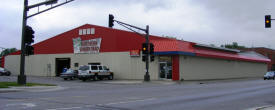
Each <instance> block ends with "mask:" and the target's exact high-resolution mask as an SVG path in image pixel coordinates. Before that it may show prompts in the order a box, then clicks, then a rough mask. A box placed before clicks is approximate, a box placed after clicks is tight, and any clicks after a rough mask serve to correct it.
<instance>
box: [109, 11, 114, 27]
mask: <svg viewBox="0 0 275 110" xmlns="http://www.w3.org/2000/svg"><path fill="white" fill-rule="evenodd" d="M113 26H114V16H113V15H112V14H109V27H110V28H112V27H113Z"/></svg>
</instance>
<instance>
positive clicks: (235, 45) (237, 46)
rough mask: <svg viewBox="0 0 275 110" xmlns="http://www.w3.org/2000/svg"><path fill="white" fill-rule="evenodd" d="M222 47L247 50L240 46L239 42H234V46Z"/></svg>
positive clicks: (226, 45)
mask: <svg viewBox="0 0 275 110" xmlns="http://www.w3.org/2000/svg"><path fill="white" fill-rule="evenodd" d="M221 47H224V48H229V49H243V48H246V47H245V46H240V45H238V43H237V42H233V43H232V44H225V45H221Z"/></svg>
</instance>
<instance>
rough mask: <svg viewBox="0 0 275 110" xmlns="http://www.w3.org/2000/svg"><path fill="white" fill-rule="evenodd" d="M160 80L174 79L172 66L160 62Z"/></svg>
mask: <svg viewBox="0 0 275 110" xmlns="http://www.w3.org/2000/svg"><path fill="white" fill-rule="evenodd" d="M159 77H160V79H172V65H171V63H168V62H159Z"/></svg>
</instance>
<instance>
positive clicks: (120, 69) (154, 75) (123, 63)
mask: <svg viewBox="0 0 275 110" xmlns="http://www.w3.org/2000/svg"><path fill="white" fill-rule="evenodd" d="M56 58H70V59H71V67H72V69H78V68H74V63H79V65H87V64H88V63H92V62H100V63H101V64H102V65H106V66H108V67H109V68H110V70H111V71H113V72H114V78H115V79H143V78H144V74H145V63H144V62H142V60H141V57H130V56H129V52H105V53H99V54H40V55H31V56H26V58H25V59H26V63H25V64H26V66H25V74H26V75H31V76H55V73H56V72H55V71H56V70H55V63H56V62H55V59H56ZM157 62H158V59H157V58H155V61H154V62H151V63H150V70H149V73H150V76H151V79H152V80H157V79H158V63H157ZM5 68H7V69H8V70H10V71H11V72H12V74H15V75H16V74H19V70H20V55H9V56H6V57H5Z"/></svg>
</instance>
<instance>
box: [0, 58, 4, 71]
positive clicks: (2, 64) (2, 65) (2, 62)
mask: <svg viewBox="0 0 275 110" xmlns="http://www.w3.org/2000/svg"><path fill="white" fill-rule="evenodd" d="M0 66H1V67H3V68H4V67H5V56H2V57H1V65H0Z"/></svg>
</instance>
